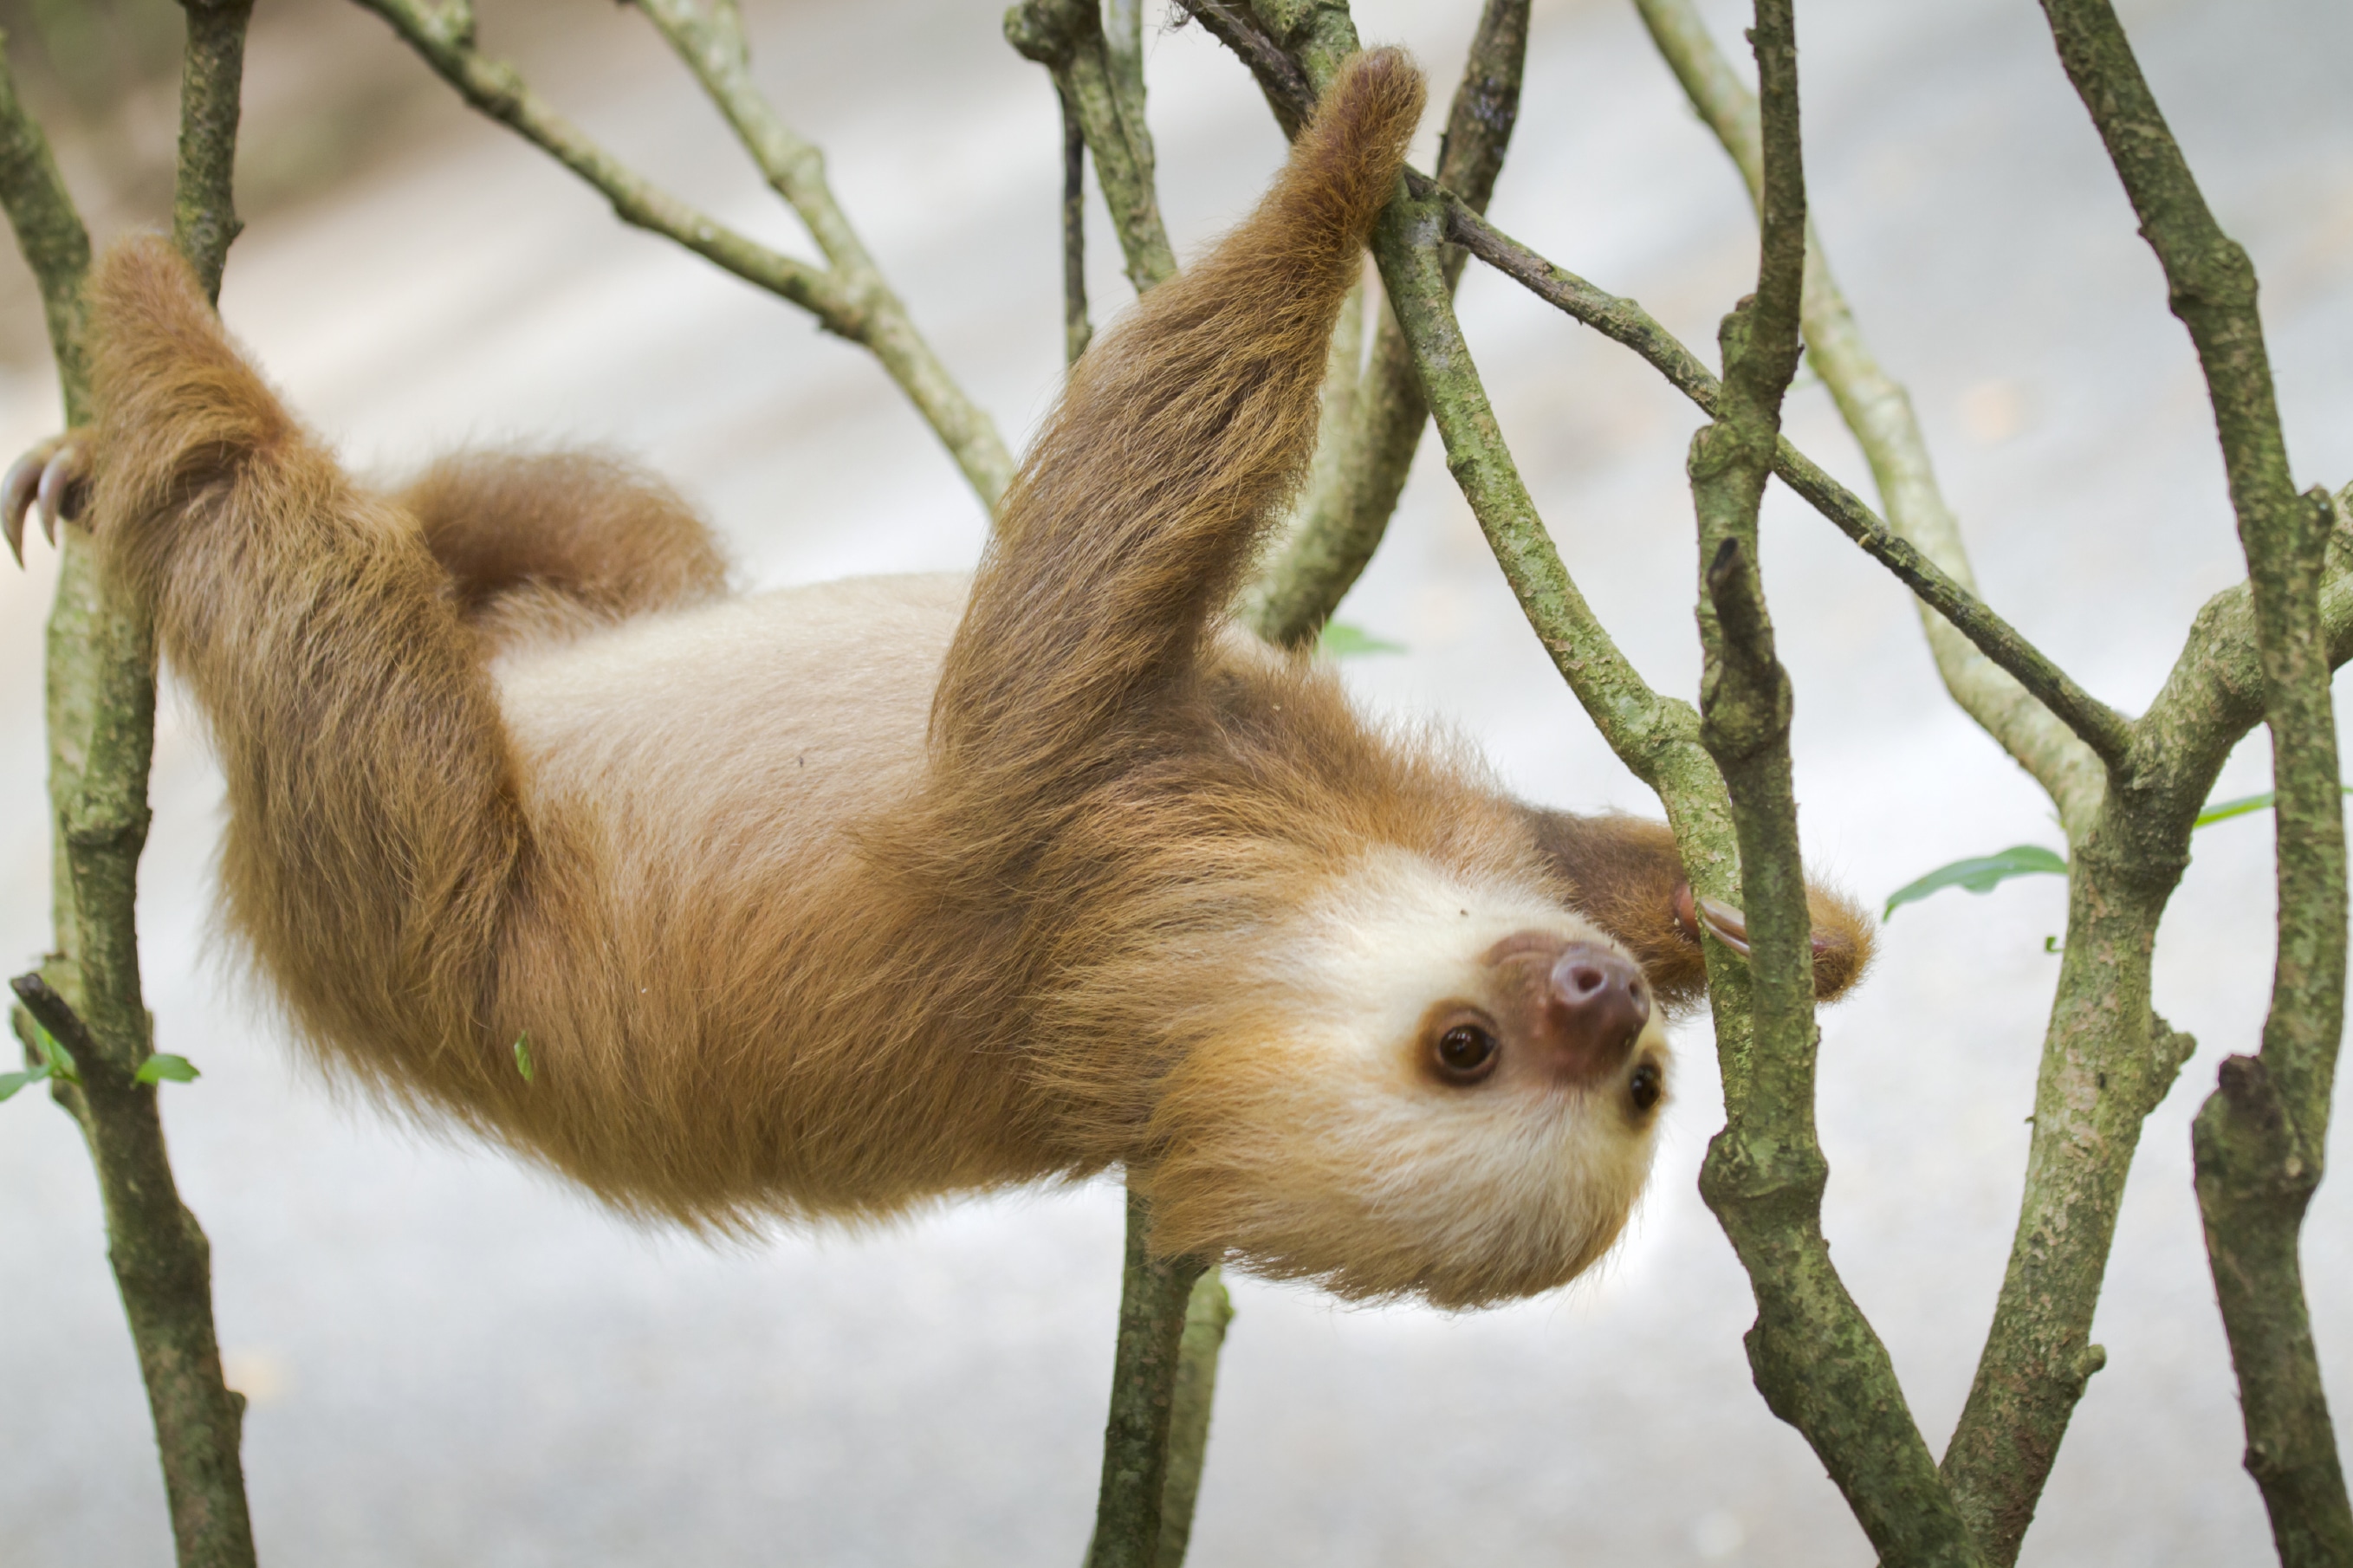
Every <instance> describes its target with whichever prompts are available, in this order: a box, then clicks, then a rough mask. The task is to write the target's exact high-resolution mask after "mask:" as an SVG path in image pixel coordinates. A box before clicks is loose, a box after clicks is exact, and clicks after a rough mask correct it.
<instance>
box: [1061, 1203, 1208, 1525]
mask: <svg viewBox="0 0 2353 1568" xmlns="http://www.w3.org/2000/svg"><path fill="white" fill-rule="evenodd" d="M1151 1230H1152V1221H1151V1214H1150V1211H1149V1209H1148V1207H1147V1205H1145V1199H1144V1197H1143V1194H1139V1193H1137V1192H1136V1191H1135V1190H1134V1188H1132V1187H1131V1188H1130V1189H1129V1190H1128V1194H1127V1261H1126V1268H1125V1269H1124V1273H1123V1276H1122V1287H1121V1290H1120V1300H1119V1349H1118V1352H1117V1354H1116V1355H1115V1357H1114V1359H1113V1365H1112V1393H1111V1417H1110V1419H1109V1421H1107V1422H1106V1423H1105V1424H1104V1426H1103V1488H1102V1491H1101V1493H1100V1495H1099V1497H1098V1500H1097V1502H1096V1509H1095V1534H1094V1541H1093V1542H1092V1544H1091V1545H1090V1546H1089V1547H1088V1548H1087V1568H1158V1564H1159V1562H1160V1552H1161V1534H1162V1530H1163V1526H1162V1522H1161V1520H1162V1511H1161V1510H1162V1500H1163V1497H1164V1494H1165V1492H1166V1483H1167V1479H1168V1475H1169V1470H1170V1466H1169V1458H1168V1447H1169V1428H1170V1425H1171V1419H1170V1418H1171V1413H1172V1411H1173V1409H1174V1406H1175V1401H1176V1387H1177V1371H1178V1367H1179V1364H1180V1361H1181V1355H1182V1351H1183V1348H1184V1346H1183V1340H1184V1334H1185V1326H1186V1319H1187V1307H1188V1305H1189V1303H1190V1301H1191V1298H1192V1295H1193V1287H1194V1286H1195V1284H1196V1283H1198V1281H1199V1280H1200V1279H1201V1278H1202V1277H1203V1272H1204V1269H1203V1260H1202V1259H1200V1258H1155V1257H1154V1256H1153V1253H1152V1247H1151ZM1219 1337H1220V1338H1222V1337H1223V1335H1222V1329H1221V1330H1220V1333H1219ZM1196 1375H1197V1377H1198V1371H1197V1374H1196ZM1211 1378H1212V1381H1214V1373H1212V1374H1211ZM1197 1386H1198V1384H1197ZM1200 1435H1201V1436H1203V1437H1204V1438H1206V1437H1207V1436H1208V1417H1207V1414H1206V1411H1205V1412H1203V1414H1202V1415H1201V1418H1200ZM1189 1468H1190V1471H1191V1475H1192V1480H1193V1484H1194V1485H1195V1486H1196V1487H1198V1485H1199V1480H1200V1465H1199V1459H1198V1455H1197V1456H1196V1457H1195V1458H1193V1459H1192V1460H1191V1462H1190V1465H1189ZM1191 1530H1192V1518H1191V1512H1190V1510H1189V1508H1188V1509H1187V1514H1186V1520H1185V1533H1186V1534H1187V1535H1189V1534H1190V1532H1191Z"/></svg>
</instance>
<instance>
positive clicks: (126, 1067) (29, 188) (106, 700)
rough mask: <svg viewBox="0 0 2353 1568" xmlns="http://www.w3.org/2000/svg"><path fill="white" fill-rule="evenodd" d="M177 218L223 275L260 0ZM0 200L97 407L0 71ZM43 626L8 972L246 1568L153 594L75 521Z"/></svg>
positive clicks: (123, 1283) (204, 1530) (197, 111)
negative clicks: (26, 885) (159, 715)
mask: <svg viewBox="0 0 2353 1568" xmlns="http://www.w3.org/2000/svg"><path fill="white" fill-rule="evenodd" d="M185 9H186V11H187V17H188V45H187V53H186V56H185V68H184V72H185V74H184V78H183V95H182V104H181V110H182V119H181V129H180V166H179V177H178V182H177V186H176V189H175V193H174V218H175V222H174V228H175V231H176V233H177V235H178V237H179V240H180V243H181V246H182V247H183V250H184V253H185V254H186V256H187V257H188V260H189V263H190V265H191V266H193V267H194V268H195V269H196V272H197V275H198V277H200V278H202V279H205V280H206V284H207V286H208V287H211V288H217V286H218V282H219V277H220V266H221V258H222V256H223V255H224V254H225V253H226V251H227V247H228V244H229V241H230V240H231V239H233V238H234V237H235V236H236V233H237V217H236V214H235V211H234V209H233V208H232V206H231V205H230V204H229V199H228V191H229V174H230V169H231V166H232V163H233V158H234V153H235V150H236V141H237V98H238V80H239V74H240V70H241V67H242V61H243V56H244V30H245V23H246V18H247V15H248V10H249V3H248V0H189V3H188V4H187V5H186V6H185ZM0 205H5V208H6V210H7V214H8V219H9V223H10V225H11V226H13V227H14V228H15V230H16V235H17V243H18V245H19V247H21V248H22V250H23V251H24V253H25V258H26V261H27V262H28V263H29V264H30V265H31V267H32V268H33V271H34V275H35V277H36V278H37V279H38V281H39V284H40V289H41V296H42V299H43V300H44V302H45V303H46V305H47V313H48V320H49V331H50V342H51V345H52V347H53V349H54V351H55V353H56V357H57V362H58V379H59V381H60V383H61V384H62V388H63V391H64V400H65V407H66V417H67V420H68V422H69V424H76V425H78V424H81V423H84V422H86V421H87V420H88V418H89V416H90V386H89V380H88V362H87V359H86V357H85V352H84V344H83V342H82V331H83V321H82V315H81V307H80V304H79V292H80V289H81V283H82V279H83V277H84V275H85V274H86V273H87V272H88V270H89V265H90V242H89V239H88V237H87V235H86V233H85V231H84V229H83V227H82V225H81V220H80V218H79V216H78V215H77V214H76V213H75V211H74V207H73V203H72V199H71V197H70V196H69V194H68V193H67V191H66V188H65V185H64V184H63V182H62V181H61V180H60V179H59V178H58V173H57V167H56V164H55V162H54V161H53V160H52V159H51V157H50V155H49V152H48V147H47V141H46V139H45V138H44V137H43V136H42V134H41V132H40V128H39V127H38V126H37V124H35V123H34V122H33V121H32V119H31V118H30V117H29V116H28V115H27V114H26V111H25V110H24V107H23V105H22V103H21V102H20V101H19V100H18V98H17V95H16V84H15V82H14V80H13V79H10V78H9V77H8V75H7V72H6V70H5V66H4V65H0ZM61 549H62V552H63V560H62V562H61V563H60V565H59V570H58V587H57V600H56V605H55V607H54V608H53V609H52V611H51V613H50V617H49V628H48V679H47V687H48V711H47V724H48V735H49V798H50V807H51V812H52V816H53V819H54V822H55V824H56V828H55V837H54V839H53V840H52V843H53V846H54V850H53V858H54V865H53V868H52V876H51V888H52V901H53V906H54V910H55V914H56V921H57V942H58V951H57V952H56V953H54V954H53V955H52V956H51V957H50V959H49V960H48V962H47V963H46V964H45V965H44V970H43V973H36V974H30V975H26V976H22V977H20V978H19V979H17V980H16V982H14V983H13V986H14V989H15V990H16V994H17V996H18V998H19V1000H20V1001H22V1002H23V1003H24V1005H25V1006H26V1010H27V1011H28V1012H29V1013H31V1014H32V1016H34V1017H35V1018H37V1019H38V1020H39V1021H40V1023H41V1026H42V1027H43V1028H44V1029H46V1030H47V1032H48V1034H49V1036H50V1037H51V1038H52V1039H54V1040H57V1041H58V1042H59V1043H60V1046H61V1048H62V1049H63V1050H64V1051H65V1052H66V1053H68V1054H69V1056H70V1058H72V1063H73V1068H74V1073H75V1077H76V1078H77V1079H79V1083H78V1085H77V1087H76V1091H75V1094H74V1097H73V1100H74V1103H73V1106H72V1109H74V1110H75V1111H76V1114H77V1120H78V1121H79V1122H80V1123H81V1126H82V1131H83V1134H84V1137H85V1140H86V1141H87V1142H88V1144H89V1147H90V1161H91V1163H92V1165H93V1166H94V1167H95V1168H96V1171H97V1173H98V1181H99V1192H100V1198H101V1200H102V1202H103V1205H104V1207H105V1213H106V1226H107V1241H108V1247H107V1254H108V1260H109V1261H110V1262H111V1264H112V1266H113V1268H114V1276H115V1283H116V1285H117V1287H118V1289H120V1291H121V1296H122V1305H123V1313H124V1316H125V1317H126V1318H127V1319H128V1320H129V1322H130V1326H131V1333H132V1342H133V1343H134V1345H135V1346H136V1349H137V1351H138V1355H139V1369H140V1373H141V1375H142V1379H143V1381H144V1383H145V1384H146V1389H147V1402H148V1408H149V1411H150V1413H151V1415H153V1420H154V1424H155V1444H156V1449H157V1452H158V1455H159V1457H160V1458H161V1460H162V1463H163V1470H164V1490H165V1493H166V1495H167V1498H168V1500H169V1503H170V1508H171V1516H172V1532H173V1538H174V1542H175V1544H176V1548H177V1552H178V1560H179V1562H180V1563H181V1564H182V1565H183V1568H195V1565H198V1564H201V1565H203V1568H250V1564H251V1563H253V1560H254V1557H253V1531H252V1526H251V1523H250V1521H249V1516H248V1510H247V1506H246V1498H245V1480H244V1472H243V1468H242V1466H241V1464H240V1462H239V1459H238V1457H237V1442H238V1436H239V1427H240V1426H241V1416H242V1414H243V1410H244V1401H243V1400H242V1399H241V1398H240V1397H239V1396H237V1394H233V1393H231V1392H230V1391H229V1390H228V1388H227V1385H226V1384H224V1383H223V1381H222V1377H221V1367H220V1352H219V1348H218V1345H217V1342H216V1339H215V1336H214V1331H213V1315H212V1279H211V1259H210V1249H209V1247H208V1246H207V1244H206V1240H205V1235H204V1232H203V1230H202V1229H201V1228H199V1227H198V1226H197V1224H196V1221H195V1216H194V1215H191V1214H189V1213H188V1211H187V1209H186V1207H185V1205H182V1203H181V1202H180V1195H179V1190H178V1187H177V1185H176V1184H175V1183H174V1180H173V1176H172V1168H171V1164H170V1163H169V1160H168V1158H167V1156H166V1154H165V1151H164V1130H163V1124H162V1122H161V1121H160V1120H159V1119H158V1117H157V1114H156V1106H155V1091H154V1089H153V1087H152V1086H150V1085H146V1084H142V1083H140V1082H139V1081H138V1078H137V1073H138V1069H139V1067H140V1065H141V1064H142V1062H143V1061H145V1059H146V1058H147V1056H148V1054H149V1051H150V1040H149V1021H148V1016H147V1009H146V1004H145V1001H144V998H143V996H142V989H141V985H140V978H139V934H138V926H137V923H136V902H137V892H138V869H139V853H140V850H141V848H142V847H143V846H144V844H145V842H146V836H147V820H148V813H147V771H148V763H149V758H150V755H151V753H152V752H153V745H154V716H155V679H154V663H155V661H154V639H153V627H152V626H151V625H150V623H149V620H148V616H147V612H146V608H145V606H144V605H138V604H135V603H132V602H131V601H130V600H129V599H128V598H127V597H125V596H123V595H118V594H116V593H114V592H113V591H111V588H110V587H109V585H108V584H106V583H105V581H104V580H103V577H102V575H101V574H100V570H99V566H98V562H97V557H96V552H95V550H94V549H93V547H92V545H91V543H90V538H89V536H88V534H86V533H85V532H84V531H81V530H79V529H70V528H69V529H68V530H66V531H65V534H64V537H63V539H62V541H61Z"/></svg>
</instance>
